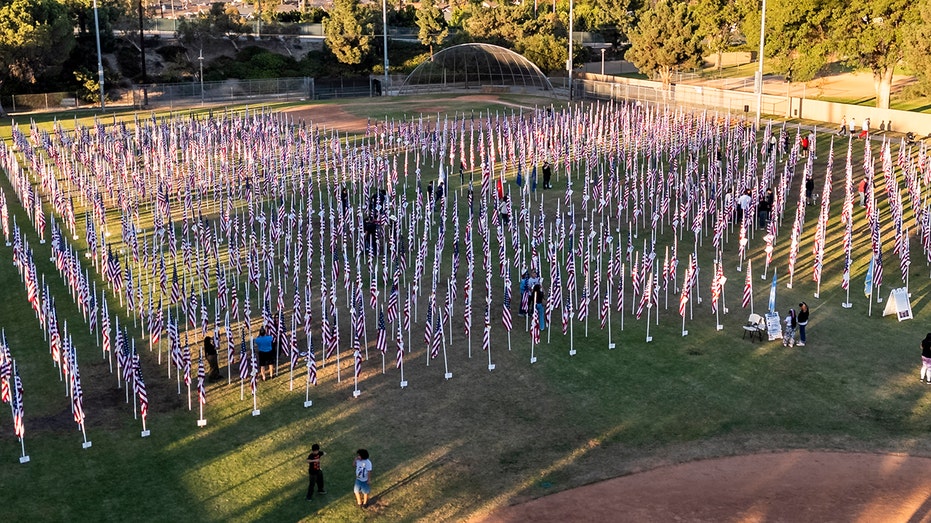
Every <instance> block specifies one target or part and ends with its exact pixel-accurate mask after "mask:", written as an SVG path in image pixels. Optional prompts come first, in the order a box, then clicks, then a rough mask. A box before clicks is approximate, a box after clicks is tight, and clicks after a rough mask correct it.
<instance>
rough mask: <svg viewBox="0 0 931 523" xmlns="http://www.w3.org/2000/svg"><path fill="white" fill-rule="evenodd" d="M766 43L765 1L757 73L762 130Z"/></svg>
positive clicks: (758, 118)
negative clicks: (764, 49) (764, 50)
mask: <svg viewBox="0 0 931 523" xmlns="http://www.w3.org/2000/svg"><path fill="white" fill-rule="evenodd" d="M765 42H766V0H763V12H762V13H761V15H760V56H758V57H757V60H758V62H759V67H758V68H757V71H756V127H757V129H759V128H760V112H761V110H762V107H763V46H764V44H765Z"/></svg>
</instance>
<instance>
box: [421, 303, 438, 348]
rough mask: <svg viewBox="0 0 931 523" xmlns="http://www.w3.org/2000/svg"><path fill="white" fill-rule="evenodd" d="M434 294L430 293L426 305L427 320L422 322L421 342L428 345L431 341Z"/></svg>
mask: <svg viewBox="0 0 931 523" xmlns="http://www.w3.org/2000/svg"><path fill="white" fill-rule="evenodd" d="M434 300H435V298H434V296H433V295H432V294H431V295H430V301H429V303H428V305H427V321H426V322H424V333H423V344H424V345H425V346H427V347H430V345H431V343H432V342H433V304H434Z"/></svg>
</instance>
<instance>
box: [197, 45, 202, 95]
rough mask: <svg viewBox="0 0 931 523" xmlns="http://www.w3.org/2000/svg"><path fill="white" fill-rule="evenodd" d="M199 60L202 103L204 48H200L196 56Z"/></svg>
mask: <svg viewBox="0 0 931 523" xmlns="http://www.w3.org/2000/svg"><path fill="white" fill-rule="evenodd" d="M197 61H199V62H200V104H201V105H204V50H203V49H201V50H200V56H198V57H197Z"/></svg>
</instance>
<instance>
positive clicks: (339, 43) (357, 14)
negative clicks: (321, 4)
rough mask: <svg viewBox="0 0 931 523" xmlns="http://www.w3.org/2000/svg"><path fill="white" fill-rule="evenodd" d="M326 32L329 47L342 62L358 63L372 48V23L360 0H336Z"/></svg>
mask: <svg viewBox="0 0 931 523" xmlns="http://www.w3.org/2000/svg"><path fill="white" fill-rule="evenodd" d="M324 32H325V33H326V40H325V41H326V45H327V47H328V48H329V49H330V51H331V52H332V53H333V55H334V56H336V59H337V60H339V61H340V62H341V63H344V64H347V65H358V64H360V63H361V62H362V57H363V56H364V55H366V54H368V53H369V52H370V51H371V50H372V36H371V35H372V24H371V22H370V21H369V20H368V19H367V17H366V16H364V13H363V12H362V10H361V9H360V8H359V1H358V0H335V1H334V2H333V9H332V10H330V17H329V18H328V19H327V20H326V22H325V25H324Z"/></svg>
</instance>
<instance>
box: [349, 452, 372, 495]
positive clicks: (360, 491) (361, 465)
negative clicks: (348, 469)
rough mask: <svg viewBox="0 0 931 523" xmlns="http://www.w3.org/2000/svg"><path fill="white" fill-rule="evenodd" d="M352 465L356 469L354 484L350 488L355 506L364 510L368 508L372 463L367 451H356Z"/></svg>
mask: <svg viewBox="0 0 931 523" xmlns="http://www.w3.org/2000/svg"><path fill="white" fill-rule="evenodd" d="M353 465H354V466H355V468H356V482H355V485H354V486H353V487H352V492H353V493H354V494H355V495H356V505H359V506H360V507H362V508H366V507H368V506H369V493H370V492H371V491H372V488H371V486H370V485H369V482H370V481H371V479H372V461H371V460H370V459H369V451H367V450H365V449H359V450H357V451H356V459H355V461H353Z"/></svg>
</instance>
